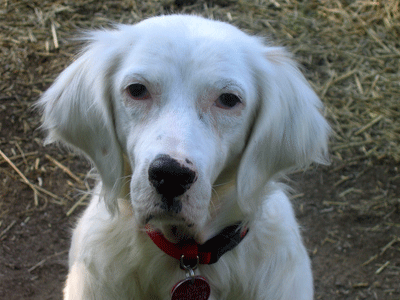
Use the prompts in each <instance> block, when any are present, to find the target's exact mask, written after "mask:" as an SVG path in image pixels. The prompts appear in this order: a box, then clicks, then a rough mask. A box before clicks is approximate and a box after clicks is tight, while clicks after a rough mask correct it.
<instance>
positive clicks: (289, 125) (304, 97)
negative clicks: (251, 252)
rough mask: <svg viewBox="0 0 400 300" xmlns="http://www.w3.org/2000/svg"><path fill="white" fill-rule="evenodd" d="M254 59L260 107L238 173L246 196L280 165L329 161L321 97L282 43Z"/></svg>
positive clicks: (268, 177)
mask: <svg viewBox="0 0 400 300" xmlns="http://www.w3.org/2000/svg"><path fill="white" fill-rule="evenodd" d="M255 63H256V66H257V67H256V68H257V71H256V76H257V79H256V80H257V82H258V89H259V96H258V97H259V98H260V99H259V103H258V105H259V107H258V109H257V113H256V114H257V116H256V120H255V123H254V125H253V128H252V131H251V134H250V137H249V140H248V143H247V146H246V149H245V151H244V154H243V157H242V160H241V162H240V166H239V173H238V192H239V195H240V196H241V198H244V199H246V198H247V199H249V197H252V196H254V193H255V192H257V191H258V192H260V191H261V190H260V189H264V187H265V185H266V183H267V182H268V181H269V180H270V179H272V178H273V177H274V176H275V175H277V174H278V173H281V172H282V171H284V170H287V169H289V168H293V167H306V166H307V165H309V164H310V163H312V162H317V163H327V159H326V157H327V143H328V135H329V131H330V129H329V125H328V123H327V122H326V120H325V119H324V117H323V116H322V115H321V112H320V110H321V109H322V103H321V101H320V100H319V98H318V96H317V95H316V94H315V93H314V91H313V90H312V88H311V87H310V85H309V84H308V83H307V81H306V79H305V78H304V76H303V75H302V74H301V72H300V71H299V69H298V68H297V66H296V64H295V63H294V61H293V60H292V59H291V57H290V55H289V54H288V53H287V52H286V51H285V50H284V49H282V48H275V47H272V48H266V49H265V50H264V56H263V57H261V58H259V60H258V61H256V62H255Z"/></svg>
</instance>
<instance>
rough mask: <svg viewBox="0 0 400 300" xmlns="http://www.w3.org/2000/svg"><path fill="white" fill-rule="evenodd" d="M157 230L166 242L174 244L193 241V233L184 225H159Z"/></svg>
mask: <svg viewBox="0 0 400 300" xmlns="http://www.w3.org/2000/svg"><path fill="white" fill-rule="evenodd" d="M158 229H159V230H160V231H161V233H162V234H163V235H164V237H165V238H166V239H167V240H168V241H170V242H171V243H174V244H177V243H179V242H182V241H185V240H189V239H193V233H192V232H191V231H190V230H189V228H188V227H187V226H186V225H161V226H159V228H158Z"/></svg>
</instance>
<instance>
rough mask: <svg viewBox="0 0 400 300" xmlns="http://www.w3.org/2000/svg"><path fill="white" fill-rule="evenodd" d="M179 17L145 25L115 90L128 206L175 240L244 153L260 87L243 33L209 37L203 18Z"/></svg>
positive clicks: (193, 226) (202, 218)
mask: <svg viewBox="0 0 400 300" xmlns="http://www.w3.org/2000/svg"><path fill="white" fill-rule="evenodd" d="M176 21H179V22H182V21H181V20H180V19H176V20H171V21H170V22H171V23H170V24H169V26H167V27H162V24H164V21H163V20H162V19H157V20H155V21H154V20H152V21H151V22H144V24H141V26H142V28H141V31H140V34H139V42H138V43H137V44H134V45H133V46H132V47H131V48H130V49H129V51H128V53H127V55H126V56H124V57H122V58H121V61H120V63H119V65H120V68H119V69H118V71H117V72H116V74H115V79H114V84H113V86H114V87H115V89H114V97H112V98H113V100H114V103H113V104H114V107H115V123H116V131H117V135H118V139H119V141H120V143H121V146H122V148H123V152H125V153H126V155H127V157H128V158H129V162H130V166H131V169H132V178H131V182H130V199H131V201H132V206H133V208H134V209H133V210H134V212H135V214H136V215H137V218H138V220H140V222H141V223H142V224H146V223H148V222H150V223H153V224H155V225H156V226H158V227H161V229H162V230H163V232H164V234H165V236H167V238H168V237H169V238H170V239H171V240H173V237H172V236H171V234H172V232H177V234H178V235H182V233H183V232H186V231H187V232H188V234H189V235H190V232H193V233H195V232H197V231H198V229H199V228H201V227H202V226H203V225H204V223H205V222H206V221H207V219H208V218H209V216H210V214H211V213H212V211H214V210H216V209H217V208H218V206H219V204H218V203H216V200H218V198H217V197H215V199H214V202H213V204H212V206H210V201H211V198H212V189H213V185H214V184H215V182H216V180H217V178H218V176H219V175H220V173H221V171H222V170H223V169H226V168H227V167H230V165H233V164H234V163H235V162H237V161H238V160H239V159H240V156H241V153H242V152H243V149H244V145H245V141H246V139H247V136H248V132H249V127H250V126H251V124H252V123H253V122H252V119H253V113H254V108H255V105H254V104H255V103H254V102H255V99H256V94H257V91H256V88H255V87H256V84H255V78H254V76H253V74H252V70H251V69H250V67H249V65H248V59H247V56H248V55H250V53H247V51H246V47H245V45H243V44H244V43H245V41H243V40H240V39H238V38H236V36H235V35H238V34H239V35H243V33H241V32H239V31H237V30H235V31H233V30H230V31H229V32H222V33H220V34H223V36H217V37H213V35H212V33H209V34H208V37H207V38H205V37H204V35H205V34H206V35H207V33H205V32H204V31H207V30H211V28H208V25H209V24H208V23H206V25H207V27H205V26H195V25H194V24H193V25H191V26H188V25H187V24H185V26H181V27H180V28H178V26H176V24H174V23H175V22H176ZM222 25H225V24H222ZM170 27H172V28H174V30H172V29H171V28H170ZM229 29H230V27H229ZM231 31H233V32H232V33H231ZM230 34H231V35H233V37H231V36H230ZM222 41H224V42H222ZM234 48H235V51H232V49H234ZM231 175H232V176H231V178H224V179H223V180H224V182H221V184H224V183H225V184H227V183H229V181H232V180H234V179H235V176H234V175H235V174H231ZM171 228H174V230H171ZM182 228H184V229H185V230H183V229H182ZM168 233H171V234H168Z"/></svg>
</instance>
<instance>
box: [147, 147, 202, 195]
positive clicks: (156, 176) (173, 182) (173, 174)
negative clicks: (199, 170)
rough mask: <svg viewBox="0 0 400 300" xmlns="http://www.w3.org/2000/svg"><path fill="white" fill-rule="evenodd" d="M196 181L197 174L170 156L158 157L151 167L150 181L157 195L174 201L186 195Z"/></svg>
mask: <svg viewBox="0 0 400 300" xmlns="http://www.w3.org/2000/svg"><path fill="white" fill-rule="evenodd" d="M195 179H196V173H195V172H194V171H193V170H191V169H189V168H187V167H185V166H182V165H181V164H180V163H179V162H178V161H176V160H175V159H173V158H172V157H170V156H169V155H159V156H157V157H156V158H155V159H154V160H153V162H152V163H151V164H150V167H149V181H150V183H151V184H152V185H153V186H154V188H155V189H156V191H157V193H159V194H160V195H162V196H163V198H165V199H172V198H174V197H177V196H180V195H182V194H183V193H185V192H186V191H187V190H188V189H189V188H190V186H191V185H192V184H193V182H194V181H195Z"/></svg>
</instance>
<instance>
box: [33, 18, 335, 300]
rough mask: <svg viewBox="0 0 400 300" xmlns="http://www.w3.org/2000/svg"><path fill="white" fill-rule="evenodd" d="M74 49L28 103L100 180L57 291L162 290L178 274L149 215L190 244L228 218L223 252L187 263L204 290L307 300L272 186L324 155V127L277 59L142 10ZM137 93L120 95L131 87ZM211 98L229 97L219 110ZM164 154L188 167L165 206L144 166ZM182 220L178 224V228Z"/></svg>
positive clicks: (162, 293) (158, 294) (308, 288)
mask: <svg viewBox="0 0 400 300" xmlns="http://www.w3.org/2000/svg"><path fill="white" fill-rule="evenodd" d="M86 40H87V41H88V45H87V47H86V48H85V49H84V51H83V53H82V55H81V56H80V57H79V58H78V59H77V60H76V61H74V62H73V63H72V64H71V65H70V66H69V67H68V68H67V69H66V70H65V71H64V72H62V73H61V75H60V76H59V77H58V78H57V80H56V82H55V83H54V84H53V85H52V86H51V87H50V88H49V90H48V91H47V92H46V93H45V94H44V95H43V96H42V98H41V100H40V101H39V105H40V106H41V107H42V108H43V111H44V127H45V128H46V129H48V131H49V139H50V141H56V140H60V141H62V142H64V143H66V144H68V145H70V146H72V147H74V148H77V149H79V150H81V151H83V152H84V153H85V154H86V155H87V156H88V157H89V158H90V159H91V160H92V161H93V163H94V164H95V166H96V168H97V170H98V172H99V173H100V176H101V179H102V180H101V182H100V183H99V184H98V186H97V187H96V189H95V191H94V195H93V198H92V200H91V203H90V205H89V207H88V208H87V209H86V211H85V213H84V214H83V216H82V217H81V218H80V220H79V222H78V225H77V227H76V229H75V230H74V233H73V239H72V246H71V251H70V259H69V260H70V271H69V274H68V279H67V283H66V287H65V290H64V298H65V299H75V300H78V299H96V300H99V299H149V300H150V299H151V300H156V299H163V300H164V299H165V300H166V299H169V298H170V290H171V288H172V286H173V285H174V284H175V283H177V282H178V281H179V280H181V279H183V278H184V277H185V274H184V272H183V271H181V270H180V268H179V266H178V262H177V260H175V259H174V258H171V257H169V256H167V255H166V254H164V253H163V252H162V251H160V250H159V249H158V248H157V246H155V245H154V244H153V242H152V241H151V240H150V239H149V238H148V236H147V235H146V233H145V232H144V226H145V224H146V222H147V221H148V220H153V221H150V222H151V223H152V224H153V225H154V226H156V227H158V228H159V229H160V230H162V232H163V233H164V234H165V236H166V237H167V238H169V239H171V240H173V239H174V235H173V234H171V228H178V231H180V232H181V234H183V235H189V236H192V237H194V238H195V239H196V240H197V241H198V242H199V243H203V242H205V241H206V240H208V239H209V238H211V237H212V236H213V235H215V234H216V233H217V232H218V231H219V230H221V229H222V228H224V227H225V226H228V225H230V224H233V223H234V222H236V221H245V222H247V224H248V227H249V229H250V231H249V233H248V235H247V236H246V237H245V239H244V240H243V241H242V242H241V243H240V244H239V246H237V247H236V248H235V249H234V250H232V251H230V252H228V253H226V254H225V255H223V256H222V258H221V259H220V260H219V261H218V262H217V263H216V264H213V265H200V266H199V268H198V269H197V270H196V271H195V272H196V274H201V275H202V276H204V277H206V278H207V279H208V280H209V282H210V284H211V291H212V293H211V298H210V299H213V300H223V299H229V300H233V299H253V300H257V299H270V300H276V299H296V300H302V299H304V300H305V299H312V298H313V283H312V274H311V267H310V261H309V258H308V255H307V251H306V249H305V247H304V245H303V242H302V239H301V236H300V232H299V228H298V225H297V223H296V220H295V216H294V213H293V210H292V207H291V204H290V202H289V199H288V198H287V196H286V195H285V193H284V191H283V190H282V188H281V187H280V186H279V185H277V184H276V183H274V181H276V180H277V178H278V176H279V175H281V174H282V173H283V172H284V171H287V170H289V169H291V168H294V167H304V166H306V165H308V164H310V163H311V162H318V163H323V162H325V160H324V157H325V155H326V152H327V138H328V133H329V127H328V125H327V123H326V121H325V120H324V118H323V117H322V116H321V114H320V112H319V110H321V108H322V105H321V103H320V101H319V99H318V97H317V96H316V95H315V93H314V92H313V91H312V89H311V88H310V86H309V85H308V84H307V82H306V80H305V78H304V77H303V75H302V74H301V73H300V71H299V70H298V68H297V67H296V64H295V63H294V62H293V61H292V59H291V57H290V55H289V54H288V53H287V52H286V51H285V50H284V49H282V48H278V47H271V46H268V45H267V46H266V45H264V44H263V42H262V41H261V40H260V39H258V38H255V37H251V36H249V35H247V34H245V33H243V32H242V31H240V30H238V29H237V28H235V27H233V26H231V25H228V24H226V23H222V22H217V21H211V20H206V19H203V18H200V17H195V16H184V15H178V16H177V15H172V16H161V17H155V18H150V19H148V20H145V21H143V22H141V23H139V24H136V25H133V26H128V25H121V26H117V27H116V29H114V30H104V31H95V32H91V33H89V34H88V35H87V37H86ZM135 83H140V84H143V85H145V86H146V87H147V89H148V91H149V93H150V97H149V98H146V99H143V100H138V99H133V98H132V97H130V96H129V95H128V93H127V92H126V88H127V86H128V85H130V84H135ZM223 93H232V94H235V95H237V96H239V97H240V99H241V102H242V103H239V104H238V105H236V106H234V107H233V108H230V109H225V108H221V107H220V106H218V105H215V103H216V101H218V98H219V96H220V95H221V94H223ZM159 154H167V155H170V156H171V157H173V158H174V159H175V160H176V161H179V162H180V163H182V164H183V165H185V164H186V163H187V162H188V161H189V160H190V162H192V164H191V166H190V168H192V169H193V170H194V171H195V172H196V176H197V180H196V181H195V182H194V183H193V185H192V186H191V187H190V189H189V190H187V192H186V193H184V194H183V195H182V196H180V197H179V200H180V201H181V202H182V210H181V211H180V212H179V213H176V214H171V213H168V214H167V213H166V212H165V210H163V209H162V208H160V205H159V203H160V201H161V199H160V195H158V194H157V192H156V191H155V189H154V188H153V186H152V185H151V184H150V182H149V179H148V175H147V174H148V173H147V172H148V168H149V165H150V163H151V162H152V161H153V159H154V158H155V157H156V156H157V155H159ZM188 225H190V226H188Z"/></svg>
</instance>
